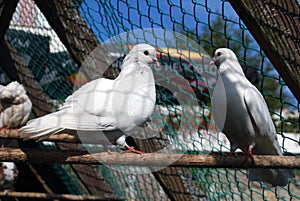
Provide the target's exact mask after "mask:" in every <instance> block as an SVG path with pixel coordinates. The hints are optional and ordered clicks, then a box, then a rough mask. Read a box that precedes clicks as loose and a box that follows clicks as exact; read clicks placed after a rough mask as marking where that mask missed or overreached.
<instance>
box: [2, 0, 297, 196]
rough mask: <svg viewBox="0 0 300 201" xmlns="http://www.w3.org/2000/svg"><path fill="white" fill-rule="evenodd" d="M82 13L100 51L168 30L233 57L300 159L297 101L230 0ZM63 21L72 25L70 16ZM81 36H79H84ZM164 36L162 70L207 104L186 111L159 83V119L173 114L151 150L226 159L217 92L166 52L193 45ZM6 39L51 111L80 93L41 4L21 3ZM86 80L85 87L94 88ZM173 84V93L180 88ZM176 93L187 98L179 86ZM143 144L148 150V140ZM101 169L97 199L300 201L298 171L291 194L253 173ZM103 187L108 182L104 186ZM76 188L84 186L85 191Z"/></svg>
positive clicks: (178, 0) (118, 2)
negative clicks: (114, 42) (140, 33)
mask: <svg viewBox="0 0 300 201" xmlns="http://www.w3.org/2000/svg"><path fill="white" fill-rule="evenodd" d="M76 5H77V7H78V11H79V12H80V14H81V15H82V17H83V18H84V20H85V21H86V22H87V24H88V25H89V27H90V28H91V30H92V31H93V33H94V35H95V36H96V37H97V39H98V41H99V42H100V43H103V42H105V41H106V40H108V39H110V38H111V37H114V36H116V35H118V34H121V33H123V32H127V31H131V30H135V29H145V28H162V29H166V30H170V31H175V32H178V33H181V34H182V35H184V36H186V37H188V38H189V39H191V40H194V41H196V43H198V44H199V45H200V46H201V47H202V48H203V49H204V50H205V51H206V52H207V53H208V54H209V55H212V53H213V50H214V49H216V48H218V47H228V48H231V49H232V50H234V51H235V52H236V54H237V56H238V59H239V61H240V63H241V65H242V66H243V67H244V72H245V74H246V75H247V78H248V79H249V80H250V81H251V82H252V83H253V84H254V85H255V86H256V87H257V88H258V89H259V90H260V91H261V93H262V94H263V96H264V98H265V99H266V101H267V103H268V106H269V109H270V114H271V115H272V118H273V121H274V124H275V126H276V129H277V132H278V138H279V142H280V145H281V146H282V148H283V150H284V153H285V154H293V155H299V145H298V143H299V111H300V105H299V102H298V101H297V100H296V98H295V97H294V96H293V94H292V93H291V92H290V90H289V89H288V87H287V85H286V84H285V82H284V80H283V79H282V77H281V76H280V75H279V74H278V73H277V71H276V70H275V69H274V67H273V65H272V64H271V61H269V59H268V58H267V56H266V55H265V53H264V52H263V50H262V49H261V48H260V46H259V44H258V43H256V41H255V40H254V38H253V37H252V35H251V34H250V32H249V31H248V29H247V27H246V26H245V25H244V24H243V22H242V20H241V19H240V18H239V16H238V15H237V14H236V13H235V12H234V10H233V9H232V7H231V5H230V3H229V2H228V1H226V0H212V1H208V0H199V1H184V0H173V1H171V0H169V1H163V0H157V1H146V0H145V1H144V0H143V1H138V0H133V1H128V0H126V1H125V0H110V1H106V0H99V1H94V0H89V1H76ZM287 15H293V13H287ZM60 17H62V18H67V17H68V13H65V16H60ZM70 19H71V18H70ZM75 24H76V21H75ZM78 26H81V25H80V24H78ZM73 34H74V35H75V36H76V34H78V33H73ZM79 34H80V33H79ZM165 37H166V36H163V35H161V36H157V40H156V41H154V42H153V41H152V42H153V43H156V44H155V45H156V46H157V48H159V49H160V50H161V52H162V55H161V57H160V62H161V64H162V66H163V67H164V68H168V69H173V70H174V71H176V72H177V74H178V75H180V76H181V77H183V78H184V79H185V80H187V81H188V84H189V85H190V86H191V88H192V90H193V92H194V93H195V94H196V96H195V97H191V98H194V101H197V102H198V103H199V106H197V107H188V105H187V106H185V109H183V107H182V106H181V105H180V104H179V103H178V100H176V97H175V96H174V94H172V92H170V91H168V89H165V88H164V87H162V86H160V85H159V84H157V100H156V101H157V105H158V106H157V108H156V109H157V111H156V113H155V114H154V116H155V115H157V117H158V118H160V117H159V115H160V114H162V113H165V112H167V113H168V115H167V121H166V124H165V126H164V131H165V135H161V136H156V138H155V139H151V140H149V142H148V143H150V141H151V143H153V144H154V145H155V147H156V148H162V147H164V146H167V145H170V144H171V146H173V147H174V149H176V150H179V151H180V152H181V153H190V154H194V153H199V152H200V153H203V147H206V149H207V150H206V151H208V152H210V151H214V152H224V151H228V150H229V142H228V140H227V139H226V138H225V137H224V135H223V134H221V133H217V134H216V133H215V132H212V131H211V130H210V129H208V126H209V125H210V123H211V122H210V116H211V107H210V98H209V93H208V91H207V90H205V88H204V87H203V85H202V82H203V79H202V78H201V76H200V75H199V74H198V73H197V72H196V71H195V70H194V68H193V66H192V65H191V64H189V63H187V62H186V61H185V60H184V59H181V57H180V58H178V57H177V56H174V55H172V54H171V53H170V52H168V51H166V50H164V49H163V48H164V46H162V43H161V42H160V41H167V42H165V43H169V45H170V46H171V47H172V48H173V49H177V48H179V47H180V48H181V47H182V46H183V45H184V44H185V43H186V40H185V38H183V37H182V38H180V37H181V36H179V38H178V40H177V42H176V43H174V42H172V38H165ZM5 38H6V40H7V42H8V43H9V44H10V49H11V50H14V51H16V52H18V55H19V57H20V58H21V60H20V59H19V60H18V59H16V57H14V58H13V59H14V60H15V62H16V64H17V65H18V64H22V68H23V67H24V66H25V67H27V68H28V69H29V70H30V72H31V73H29V74H32V75H33V76H32V75H29V74H28V73H26V71H22V70H20V69H18V72H19V76H20V77H27V78H28V79H35V80H37V81H38V83H39V85H40V86H41V87H42V88H43V90H44V92H46V94H47V95H48V97H49V98H50V102H51V103H52V104H54V105H55V106H58V105H59V104H60V103H61V102H62V101H63V100H64V99H65V98H66V97H67V96H68V95H70V94H71V93H72V90H73V85H74V83H75V81H76V80H75V76H76V73H77V72H78V70H79V66H78V65H77V64H76V62H75V61H74V60H73V59H72V57H71V56H70V54H69V53H68V52H67V51H66V48H65V46H64V45H63V44H62V43H61V41H60V39H59V38H58V36H57V35H56V34H55V32H54V31H53V30H52V29H51V27H50V25H49V24H48V22H47V20H46V18H45V17H44V16H43V14H42V13H41V12H40V10H39V9H38V8H37V7H36V5H35V4H34V2H32V1H20V2H19V4H18V7H17V9H16V11H15V13H14V16H13V19H12V21H11V23H10V27H9V30H8V31H7V32H6V35H5ZM144 40H145V39H144ZM132 41H138V39H136V40H132ZM189 51H191V52H195V51H197V49H195V48H193V47H190V49H189ZM163 53H164V54H165V56H163ZM123 56H124V55H119V56H116V59H118V60H117V61H116V62H115V63H114V64H113V65H112V66H113V69H115V70H116V71H119V69H118V68H119V64H120V63H121V61H122V58H124V57H123ZM119 57H120V58H119ZM0 73H2V74H1V79H0V81H1V82H3V83H2V84H5V83H4V82H7V80H8V79H7V78H6V79H2V77H3V76H4V77H5V76H6V75H5V74H4V73H3V70H2V69H1V71H0ZM2 75H3V76H2ZM160 76H164V74H161V75H160ZM166 79H169V78H168V77H166ZM77 81H78V80H77ZM81 81H82V83H84V82H85V81H86V80H84V79H83V80H81ZM169 83H170V85H172V82H169ZM27 87H30V86H27ZM31 87H32V86H31ZM33 88H34V87H33ZM176 89H178V90H180V91H181V92H182V93H183V94H186V95H187V96H188V95H189V93H187V92H186V91H185V89H184V88H181V86H180V85H177V86H176ZM30 95H31V98H37V99H38V98H39V97H38V93H37V94H30ZM38 103H39V102H38ZM35 104H36V105H34V106H35V107H36V108H40V109H43V106H42V105H39V104H37V103H35ZM182 115H183V116H184V117H185V119H186V120H185V121H186V122H184V124H185V125H186V126H185V127H184V130H181V131H179V130H178V127H179V125H180V123H183V122H182V119H181V117H182ZM135 143H136V144H137V145H139V147H140V148H141V149H142V147H143V143H142V142H139V141H136V142H135ZM145 143H147V140H146V142H145ZM207 147H208V148H207ZM96 148H97V147H96ZM145 151H147V149H146V148H145ZM154 151H155V150H154V149H153V150H150V151H149V150H148V152H154ZM93 167H94V169H95V170H96V172H97V174H96V175H89V176H90V177H96V178H94V180H93V181H92V182H91V183H89V184H87V183H86V182H84V181H80V182H83V183H84V185H86V186H85V187H86V188H90V186H93V188H96V187H97V186H98V185H104V183H105V185H107V186H109V190H107V189H104V188H103V189H101V188H99V189H98V191H89V192H90V193H93V194H101V193H103V192H113V194H115V195H117V196H118V197H119V198H120V199H126V200H133V199H135V200H168V199H170V200H262V199H263V200H300V181H299V178H300V177H299V176H300V171H299V170H298V169H297V170H294V171H295V174H296V178H295V179H294V180H292V181H291V182H290V183H289V184H288V185H287V186H286V187H277V188H271V187H268V186H266V185H265V184H263V183H258V182H249V181H248V179H247V175H246V170H245V169H227V168H218V169H214V168H166V169H165V170H160V171H157V172H154V173H149V174H126V173H123V172H122V171H117V170H114V169H113V168H109V167H107V166H93ZM57 169H60V168H57ZM60 171H66V172H64V173H65V174H70V176H72V177H75V176H74V172H73V171H74V169H72V171H71V170H70V167H69V166H65V168H64V170H61V169H60ZM78 180H79V178H78ZM100 180H101V183H98V182H97V181H100ZM103 181H104V182H103ZM75 183H76V182H75ZM89 185H90V186H89ZM77 186H78V188H79V186H80V185H77ZM72 187H73V186H72ZM73 188H74V187H73ZM73 192H75V191H74V190H73ZM79 192H85V191H83V190H79Z"/></svg>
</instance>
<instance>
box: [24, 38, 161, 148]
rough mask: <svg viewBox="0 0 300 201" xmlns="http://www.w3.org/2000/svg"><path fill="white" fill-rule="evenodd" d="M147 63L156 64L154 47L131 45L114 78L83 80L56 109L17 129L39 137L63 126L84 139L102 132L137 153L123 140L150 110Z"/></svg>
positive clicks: (151, 96)
mask: <svg viewBox="0 0 300 201" xmlns="http://www.w3.org/2000/svg"><path fill="white" fill-rule="evenodd" d="M151 64H156V65H157V66H159V63H158V61H157V58H156V50H155V48H154V47H152V46H150V45H148V44H138V45H136V46H134V47H133V48H132V50H131V51H130V52H129V53H128V55H127V56H126V57H125V59H124V61H123V64H122V71H121V72H120V74H119V76H118V77H117V78H116V79H114V80H110V79H105V78H99V79H96V80H93V81H91V82H88V83H86V84H85V85H83V86H82V87H80V88H79V89H78V90H77V91H75V92H74V93H73V94H72V95H71V96H69V97H68V98H67V99H66V100H65V103H64V104H63V106H62V107H61V108H60V109H59V111H57V112H54V113H50V114H48V115H46V116H43V117H40V118H37V119H33V120H31V121H29V122H28V123H27V125H26V126H24V127H22V128H21V129H20V132H21V133H22V134H23V135H24V137H26V138H35V139H40V138H45V137H47V136H48V135H51V134H56V133H59V132H61V131H64V130H66V129H67V130H73V131H74V130H76V131H78V133H79V134H80V136H82V134H84V133H86V138H89V137H90V138H93V137H95V133H96V134H99V131H101V132H102V131H103V133H104V134H105V136H106V139H109V141H110V142H112V143H116V144H118V145H120V146H121V147H123V148H126V149H128V150H130V151H133V152H136V153H139V152H138V151H137V150H135V149H134V148H132V147H129V146H128V145H127V143H126V141H125V139H126V137H127V136H128V135H130V134H132V133H133V132H134V131H136V129H137V128H138V126H141V125H143V124H144V123H145V122H146V121H148V120H149V117H150V116H151V114H152V112H153V110H154V106H155V100H156V92H155V82H154V77H153V73H152V69H151V66H150V65H151ZM97 131H98V132H97ZM103 133H101V134H103ZM101 134H99V135H101ZM99 135H98V136H99ZM99 138H101V139H103V136H102V137H101V136H99Z"/></svg>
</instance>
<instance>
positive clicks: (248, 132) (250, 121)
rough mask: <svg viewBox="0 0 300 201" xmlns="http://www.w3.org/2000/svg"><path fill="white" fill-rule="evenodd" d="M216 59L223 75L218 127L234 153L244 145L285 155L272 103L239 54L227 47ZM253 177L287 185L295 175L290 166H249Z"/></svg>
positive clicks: (217, 95)
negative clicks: (249, 75)
mask: <svg viewBox="0 0 300 201" xmlns="http://www.w3.org/2000/svg"><path fill="white" fill-rule="evenodd" d="M213 62H214V63H215V65H216V66H217V68H218V72H219V79H218V81H217V84H216V86H215V89H214V92H213V95H212V110H213V116H214V119H215V121H216V124H217V127H219V129H221V130H222V131H223V132H224V134H225V135H226V136H227V138H228V139H229V141H230V146H231V148H230V149H231V153H234V152H235V150H236V149H238V148H240V149H241V150H242V151H243V152H244V153H246V160H248V158H249V157H251V158H252V160H253V155H252V153H253V154H260V155H280V156H281V155H282V151H281V149H280V146H279V143H278V141H277V134H276V130H275V127H274V124H273V122H272V119H271V116H270V114H269V110H268V106H267V104H266V102H265V100H264V99H263V96H262V95H261V94H260V92H259V91H258V90H257V89H256V87H255V86H253V85H252V84H251V83H250V82H249V81H248V80H247V79H246V77H245V75H244V73H243V70H242V67H241V66H240V64H239V62H238V60H237V57H236V55H235V54H234V53H233V51H231V50H230V49H227V48H220V49H217V50H216V51H215V54H214V58H213ZM248 173H249V180H251V181H263V182H267V183H270V184H272V185H273V186H285V185H286V184H287V183H288V180H289V178H293V177H295V175H294V173H293V172H292V170H289V169H249V171H248Z"/></svg>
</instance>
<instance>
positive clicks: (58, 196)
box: [0, 192, 118, 200]
mask: <svg viewBox="0 0 300 201" xmlns="http://www.w3.org/2000/svg"><path fill="white" fill-rule="evenodd" d="M0 197H6V198H7V197H12V198H16V197H17V198H36V199H47V200H53V199H61V200H110V199H113V200H118V198H117V197H109V196H104V195H103V196H96V195H71V194H49V193H38V192H0Z"/></svg>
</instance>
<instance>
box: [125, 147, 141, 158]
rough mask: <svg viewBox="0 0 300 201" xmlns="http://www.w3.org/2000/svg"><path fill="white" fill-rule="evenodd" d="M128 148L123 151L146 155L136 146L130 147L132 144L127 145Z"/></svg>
mask: <svg viewBox="0 0 300 201" xmlns="http://www.w3.org/2000/svg"><path fill="white" fill-rule="evenodd" d="M125 148H126V150H125V151H123V153H136V154H141V155H142V156H144V154H145V153H144V152H142V151H139V150H136V149H135V148H134V147H130V146H125Z"/></svg>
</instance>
